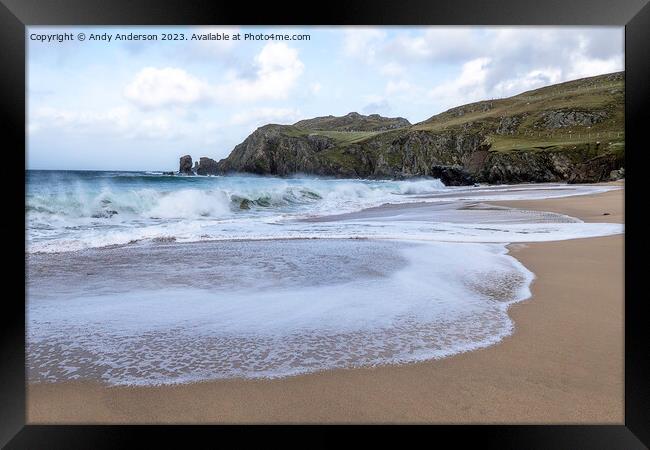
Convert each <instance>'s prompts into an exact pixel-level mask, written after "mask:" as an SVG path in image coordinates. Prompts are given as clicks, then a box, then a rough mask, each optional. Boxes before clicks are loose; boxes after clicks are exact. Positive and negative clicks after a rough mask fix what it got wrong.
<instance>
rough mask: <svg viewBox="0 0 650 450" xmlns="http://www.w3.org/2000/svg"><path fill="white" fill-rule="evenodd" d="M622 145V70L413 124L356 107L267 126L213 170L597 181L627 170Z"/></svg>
mask: <svg viewBox="0 0 650 450" xmlns="http://www.w3.org/2000/svg"><path fill="white" fill-rule="evenodd" d="M624 151H625V144H624V75H623V73H622V72H620V73H614V74H607V75H601V76H597V77H590V78H584V79H580V80H574V81H570V82H566V83H561V84H557V85H552V86H547V87H544V88H541V89H536V90H533V91H528V92H524V93H522V94H519V95H516V96H514V97H509V98H504V99H497V100H488V101H481V102H476V103H472V104H468V105H464V106H460V107H456V108H452V109H450V110H448V111H445V112H443V113H441V114H438V115H435V116H433V117H431V118H429V119H427V120H425V121H423V122H420V123H417V124H415V125H411V124H410V123H409V122H408V121H407V120H406V119H403V118H386V117H381V116H379V115H376V114H373V115H370V116H364V115H361V114H358V113H350V114H347V115H346V116H342V117H334V116H326V117H317V118H314V119H307V120H302V121H299V122H297V123H295V124H293V125H265V126H263V127H260V128H258V129H257V130H255V131H254V132H253V133H252V134H251V135H249V136H248V137H247V138H246V139H245V140H244V142H242V143H241V144H239V145H237V146H236V147H235V148H234V149H233V151H232V152H231V153H230V155H229V156H228V157H227V158H225V159H222V160H221V161H219V162H218V163H217V164H216V166H214V167H213V168H212V169H213V170H214V173H230V172H248V173H255V174H264V175H279V176H288V175H292V174H297V173H303V174H313V175H322V176H334V177H361V178H409V177H419V176H435V177H440V178H441V179H442V180H443V182H445V183H446V184H468V183H472V182H475V181H480V182H488V183H516V182H549V181H569V182H595V181H603V180H606V179H609V177H610V173H612V172H613V171H617V170H618V169H619V168H621V167H623V165H624ZM616 173H619V172H618V171H617V172H616Z"/></svg>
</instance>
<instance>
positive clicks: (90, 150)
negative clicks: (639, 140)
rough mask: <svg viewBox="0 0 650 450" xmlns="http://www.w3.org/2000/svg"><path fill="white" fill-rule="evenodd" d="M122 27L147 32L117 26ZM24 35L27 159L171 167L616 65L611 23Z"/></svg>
mask: <svg viewBox="0 0 650 450" xmlns="http://www.w3.org/2000/svg"><path fill="white" fill-rule="evenodd" d="M64 33H69V34H67V35H64ZM80 33H82V34H83V37H84V38H85V39H84V40H80V37H79V36H80ZM131 33H133V34H134V35H135V34H147V35H155V36H157V37H158V40H155V41H154V40H138V41H135V40H117V39H116V36H117V35H127V36H129V35H130V34H131ZM193 35H195V36H202V37H207V38H212V39H208V40H205V39H200V40H193V39H191V38H192V36H193ZM217 35H218V36H228V37H229V39H227V40H225V39H219V40H216V39H215V38H216V36H217ZM237 35H239V37H240V39H239V40H236V39H233V38H234V37H235V36H237ZM260 35H262V36H263V38H262V39H259V36H260ZM277 35H284V36H286V37H288V39H270V37H272V36H274V37H275V36H277ZM108 36H110V37H111V41H110V42H109V41H107V40H106V38H107V37H108ZM165 36H166V37H172V38H175V39H172V40H162V39H163V37H165ZM181 36H182V37H184V38H185V39H184V40H180V38H181ZM251 36H253V37H252V38H251ZM301 36H302V37H301ZM305 36H308V39H307V38H306V37H305ZM93 38H98V39H93ZM99 38H104V40H100V39H99ZM26 42H27V51H28V57H27V77H28V80H27V104H28V111H27V130H26V133H27V161H26V163H27V168H28V169H59V170H65V169H68V170H177V168H178V160H179V157H180V156H181V155H185V154H190V155H192V157H193V158H194V159H198V158H199V157H200V156H208V157H210V158H214V159H217V160H218V159H221V158H224V157H226V156H227V155H228V154H229V153H230V151H231V150H232V149H233V147H234V146H235V145H237V144H239V143H240V142H242V141H243V140H244V139H245V138H246V136H248V135H249V134H250V133H251V132H253V131H254V130H255V129H256V128H257V127H259V126H262V125H264V124H267V123H279V124H291V123H294V122H297V121H298V120H301V119H304V118H311V117H316V116H326V115H330V114H331V115H335V116H338V115H345V114H347V113H349V112H352V111H356V112H359V113H361V114H373V113H377V114H381V115H383V116H389V117H398V116H399V117H405V118H407V119H408V120H409V121H411V123H416V122H419V121H422V120H425V119H427V118H429V117H431V116H433V115H435V114H437V113H440V112H443V111H445V110H447V109H449V108H452V107H454V106H459V105H462V104H465V103H469V102H473V101H478V100H485V99H493V98H502V97H508V96H511V95H516V94H518V93H521V92H524V91H527V90H530V89H535V88H538V87H541V86H545V85H549V84H554V83H559V82H563V81H568V80H573V79H577V78H582V77H587V76H593V75H600V74H603V73H610V72H615V71H620V70H623V68H624V50H623V49H624V44H623V42H624V29H623V28H622V27H580V28H577V27H449V26H444V27H440V26H438V27H300V28H297V27H288V28H287V27H265V28H259V27H164V28H162V27H29V28H28V29H27V34H26Z"/></svg>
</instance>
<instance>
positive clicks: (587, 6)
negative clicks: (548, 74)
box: [0, 0, 650, 449]
mask: <svg viewBox="0 0 650 450" xmlns="http://www.w3.org/2000/svg"><path fill="white" fill-rule="evenodd" d="M288 11H290V13H289V12H288ZM0 21H1V22H0V58H1V59H0V60H1V61H2V65H1V67H2V75H1V79H0V89H1V90H0V93H1V97H0V98H2V107H1V108H0V111H1V112H0V114H1V116H0V119H1V123H2V130H3V133H2V138H3V141H4V142H5V145H4V146H3V147H4V150H5V152H4V158H5V166H4V170H3V174H2V183H3V188H4V190H3V194H4V195H3V200H4V208H3V212H4V213H5V214H4V217H3V220H2V221H1V222H2V225H1V227H2V231H3V233H2V236H3V238H4V239H3V240H4V245H3V247H4V249H5V258H6V259H5V264H4V267H5V269H4V270H3V271H2V273H3V277H4V283H3V285H4V288H5V289H3V293H4V295H3V301H2V313H0V317H1V321H2V324H1V326H0V332H1V333H2V342H1V348H2V359H1V367H2V368H1V377H2V378H1V380H0V395H1V397H0V408H1V416H0V445H3V446H4V445H6V448H30V449H35V448H104V447H106V448H108V447H110V448H115V447H120V446H126V445H128V444H130V443H132V439H133V438H134V437H136V436H144V435H145V434H146V437H147V439H149V438H150V437H155V438H156V440H162V441H164V442H166V443H168V444H169V443H173V442H174V439H185V438H186V437H187V434H186V432H188V431H189V432H191V433H193V434H198V435H201V437H210V438H211V442H212V443H213V444H214V445H218V443H219V442H220V441H215V440H214V439H215V438H217V437H215V436H214V434H215V433H219V437H218V438H217V439H222V437H221V434H222V433H223V432H224V431H225V428H224V427H147V426H138V427H117V426H106V427H102V426H34V425H25V418H26V416H25V380H26V376H25V304H24V299H25V284H24V283H20V282H19V281H18V280H20V279H21V277H24V271H25V265H24V264H22V265H21V264H18V263H17V261H20V260H22V261H23V263H24V261H25V259H24V257H25V255H24V251H25V241H24V225H25V220H24V212H23V211H24V209H23V208H24V200H25V191H24V186H25V184H24V181H25V180H24V173H25V172H24V169H25V167H24V165H25V104H26V102H25V75H26V68H25V53H26V42H25V27H26V26H29V25H202V24H205V25H207V24H213V25H221V24H224V25H225V24H237V25H260V24H265V25H271V24H277V25H305V24H309V25H339V24H340V25H370V24H373V25H443V24H444V25H616V26H625V89H626V94H625V102H626V103H625V114H626V125H625V127H626V128H625V136H626V147H627V152H626V165H625V171H626V194H625V213H626V214H625V215H626V220H625V222H626V230H625V265H626V271H625V318H626V321H625V423H624V424H621V425H617V426H610V425H607V426H605V425H598V424H594V425H569V424H567V425H558V426H534V425H530V426H464V425H463V426H434V427H424V428H422V427H419V428H418V431H420V432H421V431H426V432H427V433H434V434H435V438H436V439H443V438H451V439H453V441H452V442H455V443H457V444H463V443H467V442H477V443H480V444H481V446H488V447H490V446H494V447H498V448H527V449H536V448H618V449H633V448H646V446H648V445H650V383H649V380H650V365H649V360H650V345H649V343H650V336H649V333H648V327H647V325H646V322H647V321H648V319H649V317H648V314H647V313H645V308H644V303H645V301H646V299H645V296H644V295H643V293H644V291H643V286H642V281H643V262H644V259H643V251H644V250H645V248H646V247H647V245H645V244H646V243H647V238H645V237H644V235H643V231H642V226H643V222H642V216H641V215H642V214H643V209H642V207H643V203H642V199H641V195H642V183H643V181H644V180H643V167H644V164H645V158H644V152H648V151H650V150H648V149H646V148H644V145H645V146H647V140H645V139H644V131H645V129H646V128H647V126H648V125H647V124H649V123H650V117H649V116H650V113H649V111H650V102H649V101H648V100H650V87H649V86H650V84H649V81H650V45H649V44H650V5H649V4H648V0H618V1H607V0H595V1H594V0H592V1H590V0H573V1H570V2H569V1H567V0H545V1H539V0H492V1H480V0H476V1H470V0H444V1H435V2H432V1H426V0H403V1H401V2H395V1H385V0H373V1H369V0H355V1H352V0H347V1H341V0H332V1H329V2H325V3H321V4H319V5H318V7H316V4H313V5H312V4H304V5H303V8H298V7H296V5H291V6H288V7H283V6H282V5H280V4H278V3H277V2H256V3H255V5H254V6H253V5H252V4H249V3H245V2H228V3H226V2H216V1H204V0H194V1H183V0H138V1H125V0H119V1H116V0H112V1H111V2H110V3H107V2H106V0H104V1H102V0H49V1H48V0H40V1H39V0H0ZM21 157H22V159H21ZM20 236H22V238H21V237H20ZM21 272H22V274H21ZM22 279H23V280H24V278H22ZM10 288H11V289H10ZM304 428H308V429H310V430H311V429H312V427H304ZM235 430H236V431H235V433H237V435H238V438H240V439H243V440H246V439H247V437H246V436H247V435H246V434H244V433H245V431H243V430H241V428H235ZM264 430H267V431H272V434H276V433H278V432H280V433H281V429H272V430H271V429H270V428H267V427H265V428H264ZM321 431H322V430H321ZM412 431H413V430H412V429H410V430H409V431H408V433H409V434H410V433H411V432H412ZM373 433H374V434H375V435H376V436H380V437H381V436H382V435H383V433H382V432H380V433H379V434H377V433H376V432H373ZM283 434H284V433H283ZM319 434H320V436H322V440H320V443H325V442H326V441H327V439H329V438H328V437H327V436H325V435H324V434H323V433H319ZM277 435H279V433H278V434H277ZM233 437H234V436H233ZM149 442H150V443H151V442H153V441H149ZM206 442H210V441H206ZM333 442H335V441H333ZM440 442H444V441H440Z"/></svg>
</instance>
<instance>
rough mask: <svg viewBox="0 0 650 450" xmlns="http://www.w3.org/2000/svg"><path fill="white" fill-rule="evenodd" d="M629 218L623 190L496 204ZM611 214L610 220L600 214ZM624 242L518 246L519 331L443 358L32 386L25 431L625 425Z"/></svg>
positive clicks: (595, 218) (592, 217) (515, 310)
mask: <svg viewBox="0 0 650 450" xmlns="http://www.w3.org/2000/svg"><path fill="white" fill-rule="evenodd" d="M490 203H493V204H498V205H501V206H512V207H517V208H525V209H534V210H537V209H539V210H544V211H553V212H558V213H562V214H567V215H571V216H574V217H578V218H581V219H582V220H585V221H592V222H623V191H622V190H620V191H614V192H607V193H604V194H597V195H591V196H580V197H571V198H565V199H549V200H533V201H509V202H490ZM604 213H609V215H603V214H604ZM623 242H624V237H623V236H621V235H619V236H610V237H602V238H592V239H575V240H571V241H559V242H547V243H535V244H515V245H511V246H510V249H511V253H512V255H513V256H515V257H516V258H517V259H519V260H520V261H521V262H522V263H523V264H524V265H525V266H526V267H528V268H529V269H530V270H531V271H533V272H534V273H535V274H536V276H537V279H536V280H535V281H534V282H533V285H532V287H531V290H532V293H533V297H532V299H530V300H528V301H526V302H523V303H519V304H516V305H514V306H513V307H512V308H511V309H510V315H511V317H512V319H513V320H514V322H515V327H516V330H515V333H514V334H513V335H512V336H510V337H508V338H506V339H504V340H503V341H502V342H501V343H500V344H498V345H495V346H492V347H488V348H485V349H482V350H477V351H473V352H469V353H464V354H460V355H456V356H453V357H451V358H446V359H442V360H438V361H429V362H424V363H417V364H410V365H404V366H385V367H377V368H365V369H345V370H334V371H328V372H322V373H316V374H310V375H304V376H297V377H290V378H284V379H279V380H225V381H215V382H204V383H196V384H189V385H179V386H164V387H107V386H103V385H100V384H95V383H73V382H71V383H56V384H29V385H28V395H27V420H28V422H29V423H259V422H265V423H314V422H317V423H351V422H353V423H405V422H406V423H601V424H602V423H611V424H614V423H615V424H622V423H623V398H624V392H623V380H624V379H623V367H624V366H623V362H624V353H623V342H624V341H623V331H624V328H623V327H624V322H623V311H624V309H623V306H624V305H623V288H624V284H623V274H624V268H623Z"/></svg>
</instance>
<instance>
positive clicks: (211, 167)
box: [196, 156, 219, 175]
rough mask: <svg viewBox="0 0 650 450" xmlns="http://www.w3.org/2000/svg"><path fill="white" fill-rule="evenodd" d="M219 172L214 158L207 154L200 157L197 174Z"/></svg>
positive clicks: (215, 173) (214, 173)
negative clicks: (207, 156)
mask: <svg viewBox="0 0 650 450" xmlns="http://www.w3.org/2000/svg"><path fill="white" fill-rule="evenodd" d="M218 173H219V169H218V167H217V162H216V161H215V160H214V159H212V158H206V157H205V156H202V157H201V158H200V159H199V163H198V165H197V166H196V174H197V175H217V174H218Z"/></svg>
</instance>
